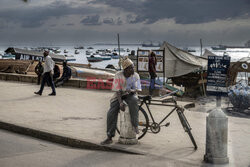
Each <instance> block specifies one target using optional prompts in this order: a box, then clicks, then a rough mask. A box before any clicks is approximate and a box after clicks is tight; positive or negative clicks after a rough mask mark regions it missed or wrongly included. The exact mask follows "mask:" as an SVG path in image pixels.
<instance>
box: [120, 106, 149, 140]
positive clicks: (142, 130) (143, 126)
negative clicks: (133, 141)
mask: <svg viewBox="0 0 250 167" xmlns="http://www.w3.org/2000/svg"><path fill="white" fill-rule="evenodd" d="M148 127H149V120H148V115H147V113H146V112H145V110H144V109H143V108H142V107H139V113H138V130H139V134H138V135H137V136H138V137H137V139H138V140H140V139H141V138H142V137H143V136H145V134H146V133H147V130H148ZM116 131H117V132H118V134H120V118H118V121H117V127H116Z"/></svg>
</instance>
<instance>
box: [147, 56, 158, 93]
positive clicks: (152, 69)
mask: <svg viewBox="0 0 250 167" xmlns="http://www.w3.org/2000/svg"><path fill="white" fill-rule="evenodd" d="M156 65H157V59H156V54H155V53H154V52H151V53H150V54H149V63H148V70H149V75H150V86H149V95H151V96H152V95H153V91H154V89H155V78H156V77H157V74H156Z"/></svg>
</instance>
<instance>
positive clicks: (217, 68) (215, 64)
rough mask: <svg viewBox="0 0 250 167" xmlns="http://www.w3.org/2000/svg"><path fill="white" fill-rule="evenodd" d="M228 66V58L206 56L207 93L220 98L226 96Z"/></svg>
mask: <svg viewBox="0 0 250 167" xmlns="http://www.w3.org/2000/svg"><path fill="white" fill-rule="evenodd" d="M229 66H230V57H229V56H208V67H207V68H208V69H207V92H208V93H209V94H213V95H217V96H221V95H226V94H227V85H226V82H227V71H228V68H229Z"/></svg>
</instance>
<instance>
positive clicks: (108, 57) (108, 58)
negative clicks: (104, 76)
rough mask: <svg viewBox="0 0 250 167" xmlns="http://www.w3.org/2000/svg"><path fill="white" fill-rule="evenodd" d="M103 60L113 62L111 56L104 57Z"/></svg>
mask: <svg viewBox="0 0 250 167" xmlns="http://www.w3.org/2000/svg"><path fill="white" fill-rule="evenodd" d="M101 58H102V60H111V57H110V56H102V57H101Z"/></svg>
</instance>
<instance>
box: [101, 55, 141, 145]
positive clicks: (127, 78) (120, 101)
mask: <svg viewBox="0 0 250 167" xmlns="http://www.w3.org/2000/svg"><path fill="white" fill-rule="evenodd" d="M122 68H123V71H119V72H117V73H116V74H115V77H114V80H113V86H112V91H115V94H114V95H113V97H112V98H111V100H110V109H109V111H108V113H107V138H106V139H105V140H104V141H103V142H101V144H111V143H112V142H113V141H112V138H113V137H114V136H115V131H116V126H117V117H118V113H119V111H120V110H122V111H125V103H124V101H125V102H126V103H127V104H128V107H129V112H130V116H131V123H132V126H133V128H134V131H135V132H136V133H139V132H138V110H139V106H138V103H137V102H138V99H137V96H136V92H137V91H141V83H140V76H139V75H138V74H137V73H136V72H134V65H133V62H132V61H131V60H130V59H128V58H127V59H125V60H123V62H122Z"/></svg>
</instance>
